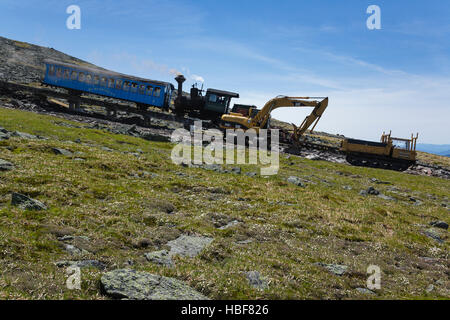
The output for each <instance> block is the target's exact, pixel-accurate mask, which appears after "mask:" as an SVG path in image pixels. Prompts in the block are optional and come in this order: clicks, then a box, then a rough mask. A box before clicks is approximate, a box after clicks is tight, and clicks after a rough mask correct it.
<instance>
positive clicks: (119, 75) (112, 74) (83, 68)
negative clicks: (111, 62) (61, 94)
mask: <svg viewBox="0 0 450 320" xmlns="http://www.w3.org/2000/svg"><path fill="white" fill-rule="evenodd" d="M44 62H45V63H46V64H54V65H57V66H63V67H67V68H71V69H76V70H79V71H85V72H88V73H92V74H98V75H104V76H109V77H116V78H121V79H126V80H130V81H140V82H146V83H153V84H158V85H163V86H164V85H170V86H172V87H173V85H172V84H171V83H170V82H164V81H157V80H151V79H145V78H140V77H135V76H130V75H127V74H123V73H119V72H114V71H110V70H106V69H102V68H98V67H97V68H96V67H87V66H80V65H77V64H70V63H65V62H61V61H56V60H49V59H47V60H45V61H44Z"/></svg>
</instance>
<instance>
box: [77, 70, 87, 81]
mask: <svg viewBox="0 0 450 320" xmlns="http://www.w3.org/2000/svg"><path fill="white" fill-rule="evenodd" d="M85 78H86V77H85V75H84V73H83V72H80V74H79V75H78V81H80V82H84V79H85Z"/></svg>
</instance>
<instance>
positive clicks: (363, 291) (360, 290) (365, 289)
mask: <svg viewBox="0 0 450 320" xmlns="http://www.w3.org/2000/svg"><path fill="white" fill-rule="evenodd" d="M356 291H358V292H359V293H362V294H375V292H373V291H372V290H369V289H367V288H356Z"/></svg>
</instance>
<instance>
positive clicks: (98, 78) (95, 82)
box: [94, 76, 100, 84]
mask: <svg viewBox="0 0 450 320" xmlns="http://www.w3.org/2000/svg"><path fill="white" fill-rule="evenodd" d="M99 83H100V77H99V76H94V84H99Z"/></svg>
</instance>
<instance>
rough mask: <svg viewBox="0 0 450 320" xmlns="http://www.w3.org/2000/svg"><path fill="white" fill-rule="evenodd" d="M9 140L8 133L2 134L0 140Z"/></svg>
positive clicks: (0, 133)
mask: <svg viewBox="0 0 450 320" xmlns="http://www.w3.org/2000/svg"><path fill="white" fill-rule="evenodd" d="M8 139H9V134H8V133H4V132H0V140H8Z"/></svg>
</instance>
